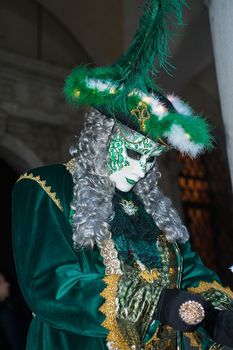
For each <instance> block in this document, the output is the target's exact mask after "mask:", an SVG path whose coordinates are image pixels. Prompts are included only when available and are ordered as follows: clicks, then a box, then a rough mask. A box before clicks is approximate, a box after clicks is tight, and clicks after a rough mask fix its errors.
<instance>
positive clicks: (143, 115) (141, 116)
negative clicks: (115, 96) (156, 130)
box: [130, 102, 150, 132]
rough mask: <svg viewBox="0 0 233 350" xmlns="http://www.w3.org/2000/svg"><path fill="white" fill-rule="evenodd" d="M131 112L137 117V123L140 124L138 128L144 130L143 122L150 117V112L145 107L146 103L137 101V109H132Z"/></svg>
mask: <svg viewBox="0 0 233 350" xmlns="http://www.w3.org/2000/svg"><path fill="white" fill-rule="evenodd" d="M130 112H131V114H133V115H135V117H136V118H137V120H138V122H139V125H140V130H141V131H142V132H145V131H146V125H145V122H146V120H148V119H150V113H149V111H148V109H147V104H146V103H144V102H140V103H139V107H138V108H137V109H132V110H131V111H130Z"/></svg>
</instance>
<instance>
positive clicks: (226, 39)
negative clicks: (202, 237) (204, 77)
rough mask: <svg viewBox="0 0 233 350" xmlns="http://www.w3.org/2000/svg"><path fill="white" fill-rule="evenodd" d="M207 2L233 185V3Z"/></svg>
mask: <svg viewBox="0 0 233 350" xmlns="http://www.w3.org/2000/svg"><path fill="white" fill-rule="evenodd" d="M205 2H206V4H207V5H208V7H209V18H210V27H211V35H212V42H213V49H214V58H215V65H216V72H217V79H218V87H219V94H220V100H221V109H222V116H223V122H224V126H225V135H226V146H227V153H228V160H229V168H230V173H231V180H232V184H233V20H232V18H233V1H232V0H208V1H205ZM216 161H217V160H216ZM216 166H217V164H216Z"/></svg>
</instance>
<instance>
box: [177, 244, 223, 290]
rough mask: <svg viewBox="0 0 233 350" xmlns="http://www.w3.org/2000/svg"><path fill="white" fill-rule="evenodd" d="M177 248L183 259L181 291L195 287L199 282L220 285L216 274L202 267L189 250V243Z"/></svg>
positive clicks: (193, 253) (196, 256)
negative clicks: (213, 282)
mask: <svg viewBox="0 0 233 350" xmlns="http://www.w3.org/2000/svg"><path fill="white" fill-rule="evenodd" d="M179 247H180V251H181V254H182V255H183V259H184V264H183V275H182V283H181V289H184V290H185V289H187V288H191V287H197V286H198V284H199V282H200V281H205V282H212V281H217V282H218V283H221V282H220V279H219V277H218V276H217V275H216V273H215V272H214V271H212V270H210V269H209V268H207V267H206V266H204V265H203V262H202V260H201V258H200V257H199V255H198V254H197V253H196V252H194V251H193V250H192V249H191V245H190V243H189V242H186V243H185V244H180V245H179Z"/></svg>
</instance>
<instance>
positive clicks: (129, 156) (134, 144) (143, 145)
mask: <svg viewBox="0 0 233 350" xmlns="http://www.w3.org/2000/svg"><path fill="white" fill-rule="evenodd" d="M165 148H166V147H165V146H164V145H161V144H159V143H156V142H154V141H152V140H150V139H149V138H147V137H145V136H142V135H141V134H139V133H138V132H135V131H127V132H125V131H124V135H121V134H117V135H116V136H115V137H114V138H113V139H112V140H111V142H110V145H109V149H108V168H109V171H110V180H111V181H113V182H114V183H115V186H116V188H117V189H118V190H120V191H122V192H128V191H130V190H131V189H132V188H133V187H134V185H136V183H137V182H138V181H139V180H140V179H142V178H143V177H144V176H145V175H146V173H147V172H148V171H149V170H150V169H151V168H152V167H153V165H154V164H155V160H156V157H157V156H159V155H160V154H161V153H162V152H163V151H164V150H165Z"/></svg>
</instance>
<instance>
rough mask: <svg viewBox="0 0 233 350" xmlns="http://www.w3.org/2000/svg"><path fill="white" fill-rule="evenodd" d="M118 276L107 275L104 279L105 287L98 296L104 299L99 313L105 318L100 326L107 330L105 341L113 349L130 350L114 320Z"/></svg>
mask: <svg viewBox="0 0 233 350" xmlns="http://www.w3.org/2000/svg"><path fill="white" fill-rule="evenodd" d="M119 278H120V275H109V276H106V277H105V278H104V282H105V283H106V284H107V287H106V288H105V289H104V290H103V292H102V293H101V294H100V295H101V296H102V297H103V298H104V299H105V302H104V304H103V305H102V306H101V307H100V311H101V312H102V313H103V314H104V315H105V316H106V319H105V320H104V322H103V323H102V326H103V327H105V328H106V329H108V330H109V334H108V335H107V341H108V342H109V343H110V344H111V347H112V348H113V349H120V350H131V349H130V348H129V346H128V344H127V343H126V342H125V340H124V338H123V336H122V334H121V332H120V330H119V327H118V324H117V320H116V315H117V313H116V303H117V285H118V281H119Z"/></svg>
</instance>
